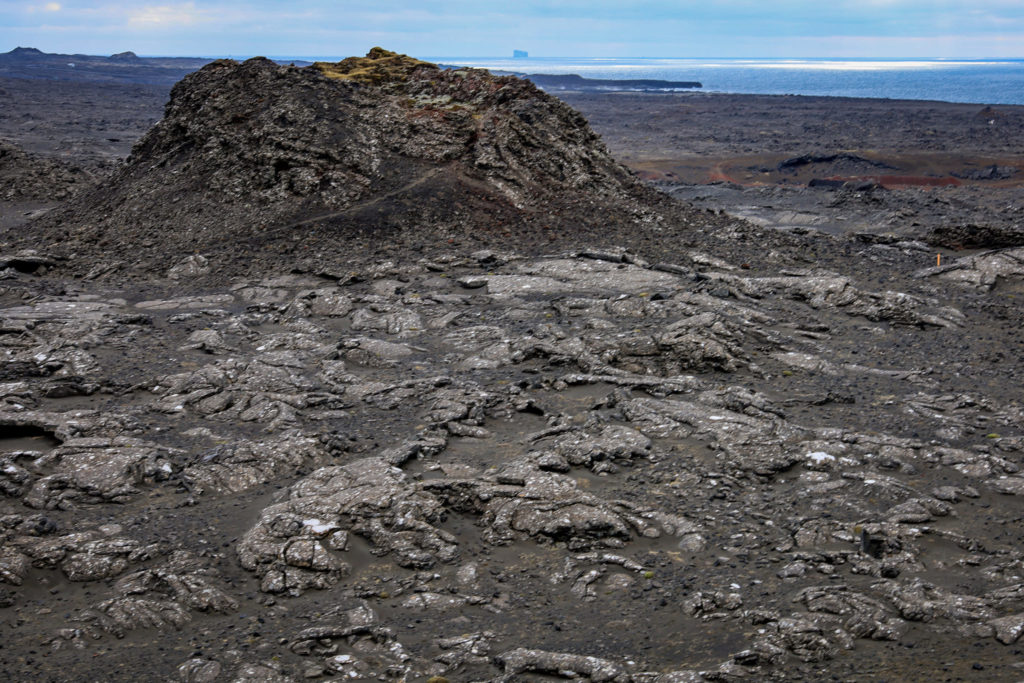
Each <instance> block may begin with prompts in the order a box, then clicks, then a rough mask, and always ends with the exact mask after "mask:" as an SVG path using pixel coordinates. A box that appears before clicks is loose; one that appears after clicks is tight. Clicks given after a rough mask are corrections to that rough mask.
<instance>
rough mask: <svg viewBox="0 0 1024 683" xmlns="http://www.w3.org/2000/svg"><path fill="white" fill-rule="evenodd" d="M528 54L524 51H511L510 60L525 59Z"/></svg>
mask: <svg viewBox="0 0 1024 683" xmlns="http://www.w3.org/2000/svg"><path fill="white" fill-rule="evenodd" d="M529 56H530V53H529V52H527V51H526V50H512V59H526V58H527V57H529Z"/></svg>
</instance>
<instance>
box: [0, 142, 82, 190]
mask: <svg viewBox="0 0 1024 683" xmlns="http://www.w3.org/2000/svg"><path fill="white" fill-rule="evenodd" d="M92 180H93V177H92V175H91V174H90V173H89V172H87V171H85V170H84V169H82V168H79V167H78V166H75V165H72V164H67V163H64V162H62V161H60V160H59V159H51V158H47V157H43V156H39V155H36V154H30V153H28V152H25V151H24V150H22V149H20V148H18V147H16V146H15V145H12V144H10V143H8V142H5V141H3V140H0V201H39V200H43V201H54V200H62V199H66V198H67V197H69V196H70V195H71V194H72V193H73V192H75V191H77V190H78V189H79V188H82V187H85V186H87V185H88V184H89V183H91V182H92Z"/></svg>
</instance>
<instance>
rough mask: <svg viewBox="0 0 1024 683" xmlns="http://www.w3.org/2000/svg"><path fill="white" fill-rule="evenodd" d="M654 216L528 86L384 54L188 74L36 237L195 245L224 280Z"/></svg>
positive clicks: (148, 259) (586, 136)
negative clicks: (146, 128)
mask: <svg viewBox="0 0 1024 683" xmlns="http://www.w3.org/2000/svg"><path fill="white" fill-rule="evenodd" d="M659 206H660V207H662V208H664V209H666V210H670V211H675V210H680V207H679V205H676V204H674V203H673V202H671V201H670V200H668V199H667V198H665V197H664V195H661V194H659V193H657V192H655V191H653V190H651V189H650V188H648V187H646V186H645V185H643V184H641V183H640V182H639V181H638V180H637V179H636V178H635V177H634V176H633V175H632V174H631V173H630V172H629V171H628V170H627V169H626V168H625V167H623V166H621V165H620V164H619V163H617V162H616V161H615V160H614V159H613V158H612V157H611V156H610V155H609V154H608V152H607V150H606V148H605V146H604V145H603V143H602V142H601V141H600V139H599V137H598V136H597V135H596V134H595V133H594V132H593V131H592V130H591V129H590V127H589V126H588V125H587V123H586V121H585V120H584V119H583V117H582V116H581V115H580V114H578V113H577V112H575V111H574V110H572V109H571V108H569V107H568V106H566V105H565V104H563V103H562V102H560V101H558V100H557V99H555V98H553V97H550V96H548V95H546V94H544V93H543V92H541V91H540V90H538V89H537V88H536V87H535V86H534V85H532V84H531V83H529V82H526V81H523V80H520V79H517V78H514V77H504V78H500V77H494V76H492V75H490V74H488V73H487V72H485V71H480V70H458V71H444V70H441V69H439V68H437V67H436V66H434V65H432V64H426V63H423V62H417V61H416V60H411V59H409V58H402V57H401V56H398V55H393V54H392V53H387V52H386V51H376V52H371V54H370V55H369V56H368V57H367V58H364V59H361V60H359V59H357V60H354V61H353V60H351V59H350V60H345V61H344V62H340V63H338V64H337V65H324V64H320V65H317V66H316V67H312V68H306V69H299V68H294V67H284V66H278V65H276V64H274V63H273V62H271V61H269V60H267V59H263V58H255V59H250V60H248V61H246V62H244V63H237V62H234V61H230V60H220V61H217V62H214V63H212V64H210V65H208V66H206V67H205V68H203V69H202V70H200V71H199V72H196V73H194V74H191V75H189V76H187V77H186V78H185V79H184V80H182V81H181V82H180V83H179V84H178V85H176V86H175V87H174V89H173V90H172V93H171V99H170V102H169V103H168V105H167V108H166V112H165V116H164V118H163V120H162V121H160V123H158V124H157V125H156V126H155V127H154V128H153V129H152V130H151V131H150V132H149V133H148V134H147V135H146V136H145V137H144V138H143V139H142V140H141V141H140V142H139V143H138V144H137V145H136V147H135V148H134V150H133V152H132V155H131V157H130V158H129V159H128V162H127V164H126V166H125V167H124V168H123V169H122V170H121V171H120V172H118V173H117V174H115V175H114V176H113V177H112V178H110V179H109V180H108V181H107V182H105V183H104V184H103V185H102V186H101V187H99V188H98V189H96V190H95V191H93V192H91V193H88V194H86V195H85V196H82V197H80V198H78V199H77V200H75V201H73V202H71V203H69V204H68V205H67V206H66V207H64V208H63V209H62V210H60V211H59V212H54V213H53V214H52V215H48V216H46V217H45V218H43V219H42V221H41V222H40V223H38V224H36V237H37V238H38V237H39V236H43V237H44V238H45V239H48V240H50V241H52V242H54V243H56V244H57V245H59V246H63V247H64V248H65V249H70V250H73V251H76V252H78V253H79V255H86V254H88V255H92V256H94V257H95V258H111V257H113V258H116V259H118V260H121V261H124V262H130V263H133V264H134V265H135V267H137V268H141V269H142V270H144V271H147V272H162V271H163V270H165V269H166V267H167V262H168V259H169V258H174V257H175V255H177V254H189V253H194V252H198V253H203V254H205V255H207V256H208V257H210V258H211V260H212V262H214V263H215V264H217V267H218V269H220V270H221V272H227V273H231V272H244V271H253V270H261V269H263V268H264V267H272V268H280V267H281V265H282V263H287V262H288V261H292V262H297V261H298V260H306V261H308V260H310V259H312V260H314V261H318V262H331V261H332V260H336V259H338V258H345V257H349V256H351V255H353V254H354V253H356V254H363V253H369V252H371V251H387V250H388V248H389V247H391V246H393V245H398V244H404V245H405V246H413V247H422V248H424V249H429V248H430V247H431V246H432V245H436V244H439V243H442V242H447V241H451V240H457V241H461V240H471V241H473V240H475V241H478V242H480V243H481V245H486V244H491V243H495V242H502V241H504V242H511V243H514V244H516V245H517V247H519V248H528V245H529V244H530V243H531V241H532V242H542V243H543V244H544V245H549V244H550V242H551V241H552V240H556V239H557V238H558V236H559V235H560V234H564V235H573V236H574V237H580V236H585V235H586V234H587V233H592V234H593V235H595V236H598V237H599V238H607V237H608V236H609V234H610V233H611V232H615V231H618V232H621V233H634V234H635V233H638V232H642V231H644V230H649V229H650V226H651V225H653V224H656V222H657V220H658V217H657V216H656V215H655V214H656V212H657V211H658V210H659V209H658V208H657V207H659ZM286 260H287V261H286ZM82 267H83V268H85V267H87V266H85V265H83V266H82Z"/></svg>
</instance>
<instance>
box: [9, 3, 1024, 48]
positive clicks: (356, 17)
mask: <svg viewBox="0 0 1024 683" xmlns="http://www.w3.org/2000/svg"><path fill="white" fill-rule="evenodd" d="M19 45H20V46H25V47H37V48H39V49H41V50H44V51H46V52H67V53H74V52H83V53H87V54H110V53H114V52H120V51H124V50H133V51H135V52H137V53H139V54H144V55H194V56H208V57H219V56H229V55H230V56H236V57H238V56H251V55H255V54H261V55H271V56H318V57H341V56H346V55H352V54H363V53H365V52H366V51H367V50H368V49H369V48H370V47H373V46H374V45H380V46H382V47H386V48H388V49H391V50H396V51H399V52H404V53H407V54H411V55H414V56H419V57H442V56H449V57H454V56H461V57H505V56H509V55H510V54H511V52H512V50H513V49H517V48H518V49H522V50H528V51H529V52H530V55H531V56H532V57H534V56H535V57H545V56H547V57H768V58H772V57H865V58H990V57H1003V58H1024V0H993V1H991V2H969V1H966V0H927V1H924V2H921V1H917V0H818V1H817V2H807V1H804V0H702V1H694V2H691V1H689V0H677V1H675V2H669V1H662V0H639V1H636V2H630V1H629V0H614V1H606V0H562V1H559V0H555V1H549V2H540V1H535V0H521V1H520V2H480V1H479V0H477V1H472V2H471V1H469V0H451V1H449V2H433V1H431V0H418V1H412V0H409V1H392V2H389V1H387V0H379V1H377V2H372V1H363V0H352V1H335V2H331V1H328V0H305V1H304V2H271V1H270V0H249V1H248V2H239V1H236V0H191V1H189V2H175V1H173V0H169V1H164V0H156V1H155V2H148V1H147V0H137V1H136V2H124V1H121V0H111V1H109V2H103V1H102V0H101V1H99V2H82V1H79V0H0V51H6V50H9V49H11V48H14V47H16V46H19Z"/></svg>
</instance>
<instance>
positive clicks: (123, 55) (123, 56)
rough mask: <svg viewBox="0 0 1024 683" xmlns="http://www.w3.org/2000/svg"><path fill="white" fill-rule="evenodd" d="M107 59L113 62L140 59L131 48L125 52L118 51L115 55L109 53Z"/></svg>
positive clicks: (136, 60)
mask: <svg viewBox="0 0 1024 683" xmlns="http://www.w3.org/2000/svg"><path fill="white" fill-rule="evenodd" d="M109 59H110V60H111V61H114V62H138V61H140V59H139V56H138V55H137V54H135V53H134V52H132V51H131V50H129V51H127V52H118V53H117V54H115V55H110V57H109Z"/></svg>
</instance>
